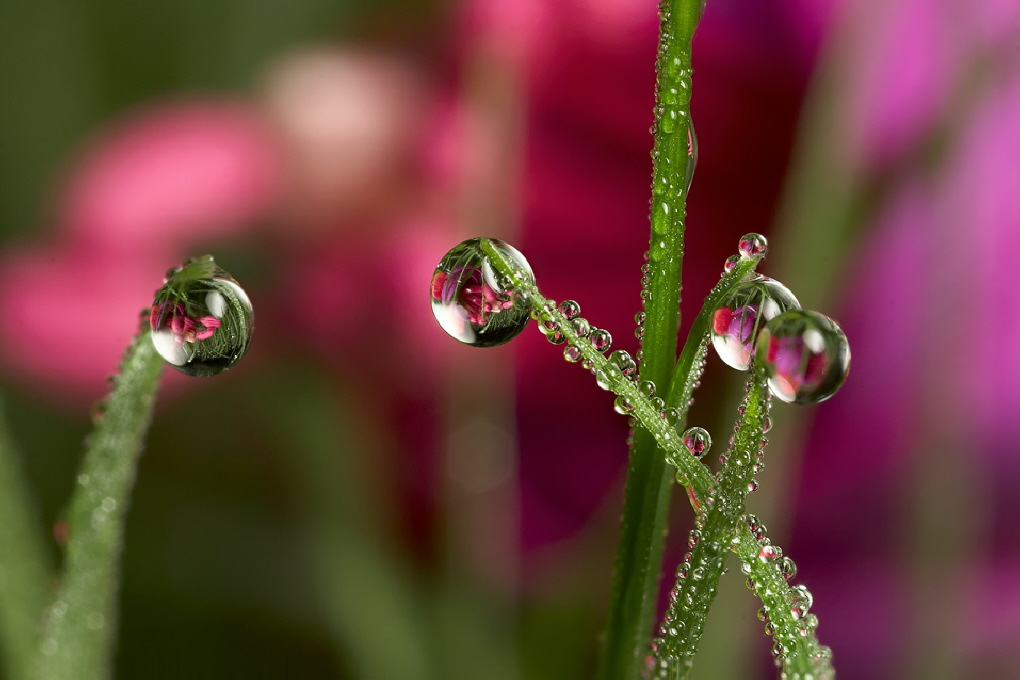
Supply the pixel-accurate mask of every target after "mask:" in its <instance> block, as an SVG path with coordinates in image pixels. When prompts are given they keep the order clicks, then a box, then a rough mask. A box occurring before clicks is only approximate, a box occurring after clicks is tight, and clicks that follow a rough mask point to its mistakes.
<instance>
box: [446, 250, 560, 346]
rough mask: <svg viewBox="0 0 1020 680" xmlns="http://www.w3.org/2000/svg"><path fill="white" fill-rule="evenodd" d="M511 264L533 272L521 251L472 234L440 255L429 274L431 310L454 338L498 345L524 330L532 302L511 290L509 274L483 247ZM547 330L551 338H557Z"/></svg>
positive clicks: (528, 273) (530, 276) (529, 275)
mask: <svg viewBox="0 0 1020 680" xmlns="http://www.w3.org/2000/svg"><path fill="white" fill-rule="evenodd" d="M490 248H491V249H492V250H493V251H495V252H497V253H498V254H499V255H500V256H501V257H502V258H503V259H504V260H506V261H508V262H509V263H510V264H511V266H512V267H513V268H514V269H515V270H518V271H521V272H523V273H524V276H523V278H524V280H525V281H531V280H533V278H534V275H533V274H532V273H531V266H530V265H529V264H528V261H527V260H525V259H524V256H523V255H521V253H520V252H518V251H517V249H515V248H514V247H513V246H510V245H509V244H506V243H503V242H502V241H497V240H496V239H489V238H472V239H468V240H467V241H463V242H462V243H460V244H458V245H457V246H455V247H454V248H453V249H452V250H450V251H449V252H448V253H446V255H444V256H443V259H442V260H440V262H439V265H438V266H437V267H436V271H435V273H434V274H433V275H432V313H433V314H434V315H435V317H436V321H438V322H439V325H440V326H442V327H443V330H444V331H446V332H447V333H448V334H449V335H450V336H452V337H453V338H454V339H456V340H458V341H460V342H463V343H464V344H466V345H471V346H473V347H494V346H496V345H502V344H503V343H505V342H508V341H509V340H511V339H512V338H513V337H514V336H516V335H517V334H518V333H520V332H521V331H522V330H524V327H525V326H526V325H527V324H528V318H529V314H530V311H531V305H530V304H529V303H528V302H527V301H526V300H524V298H523V297H521V296H520V295H517V294H516V291H515V289H514V283H513V281H512V280H511V278H510V277H508V276H504V275H503V274H501V273H500V272H499V270H498V269H497V268H496V267H495V265H494V264H493V262H492V260H491V258H490V256H489V255H488V254H487V252H486V250H487V249H490ZM555 335H556V333H555V332H554V333H551V334H549V335H548V336H547V337H548V339H549V341H550V342H553V343H554V344H559V342H562V340H561V341H559V342H557V340H556V339H554V336H555Z"/></svg>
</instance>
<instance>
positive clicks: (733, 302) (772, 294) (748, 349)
mask: <svg viewBox="0 0 1020 680" xmlns="http://www.w3.org/2000/svg"><path fill="white" fill-rule="evenodd" d="M791 309H800V302H799V301H798V300H797V298H796V297H795V296H794V294H793V293H791V292H790V289H789V288H787V287H786V286H784V285H783V284H781V283H779V282H778V281H776V280H774V279H770V278H768V277H765V276H759V277H756V278H755V279H753V280H751V281H748V282H746V283H741V284H740V285H738V286H737V287H736V288H734V290H733V292H732V293H731V294H730V295H729V296H728V297H727V298H726V299H724V300H723V301H722V302H721V303H720V305H719V307H717V308H716V310H715V311H714V312H713V313H712V331H711V335H712V346H713V347H715V351H716V353H717V354H718V355H719V358H720V359H722V360H723V362H724V363H726V364H727V365H728V366H732V367H733V368H735V369H737V370H739V371H746V370H748V369H750V368H751V359H752V357H753V356H754V347H755V340H756V339H757V336H758V331H759V330H760V329H761V327H762V326H764V325H765V322H766V321H768V320H769V319H772V318H774V317H777V316H779V315H780V314H782V313H783V312H786V311H789V310H791Z"/></svg>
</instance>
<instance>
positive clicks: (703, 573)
mask: <svg viewBox="0 0 1020 680" xmlns="http://www.w3.org/2000/svg"><path fill="white" fill-rule="evenodd" d="M769 402H770V399H769V395H768V388H767V387H766V384H765V378H764V376H762V375H760V374H753V375H752V377H751V379H750V380H749V381H748V384H747V396H746V397H745V399H744V401H743V410H742V414H741V416H740V418H739V420H738V422H737V429H736V433H735V434H734V436H733V440H732V444H731V445H730V448H729V450H728V451H727V452H726V454H725V455H724V457H723V465H722V469H721V470H720V474H719V482H718V484H716V488H715V492H714V493H713V494H712V495H711V496H710V497H709V498H708V499H707V502H706V503H705V507H704V508H703V513H702V514H700V515H699V517H698V525H697V527H696V528H695V529H694V531H692V533H691V537H692V541H691V542H692V543H693V544H694V545H693V546H692V549H691V552H690V553H689V556H688V557H687V558H685V561H684V563H683V564H682V565H681V567H680V569H678V573H677V581H676V586H675V588H674V590H673V591H672V593H671V594H670V605H669V608H668V609H667V610H666V613H665V616H664V618H663V623H662V626H661V628H660V631H659V633H660V638H658V639H657V640H656V648H655V655H656V658H657V665H656V666H655V668H654V672H655V674H654V675H653V677H656V678H677V679H682V678H686V677H687V675H688V673H689V672H690V669H691V666H692V664H693V659H694V655H695V654H696V653H697V651H698V645H699V643H700V642H701V635H702V633H703V632H704V625H705V620H706V619H707V618H708V610H709V608H710V607H711V606H712V602H713V601H714V600H715V595H716V592H717V589H718V583H719V578H720V577H721V576H722V573H723V561H724V558H725V557H726V552H727V551H728V550H729V548H730V545H731V543H732V541H733V538H734V535H735V533H736V530H737V521H738V520H739V518H740V516H741V515H742V514H743V513H744V499H745V498H746V497H747V494H748V484H749V483H750V482H751V479H752V478H753V476H754V473H755V469H756V468H755V464H756V462H757V456H758V452H759V451H760V450H761V448H762V437H763V436H764V433H765V418H766V417H767V416H768V411H769Z"/></svg>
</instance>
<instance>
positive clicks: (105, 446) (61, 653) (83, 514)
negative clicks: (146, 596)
mask: <svg viewBox="0 0 1020 680" xmlns="http://www.w3.org/2000/svg"><path fill="white" fill-rule="evenodd" d="M163 366H164V362H163V359H162V357H160V356H159V354H158V353H157V352H156V350H155V348H154V347H153V345H152V342H151V341H150V340H149V335H148V334H147V333H140V334H139V335H137V336H135V338H134V341H133V342H132V344H131V346H130V347H128V349H127V351H126V352H125V354H124V359H123V361H122V362H121V365H120V374H119V375H118V376H117V377H116V380H115V385H114V388H113V391H112V392H110V394H109V395H108V396H107V398H106V400H105V401H104V403H103V404H102V410H101V417H100V420H99V421H98V423H97V425H96V428H95V429H94V430H93V431H92V433H91V434H90V435H89V437H88V440H87V443H86V446H85V457H84V460H83V462H82V467H81V472H80V473H79V475H78V478H77V481H76V484H75V489H74V494H73V496H72V498H71V504H70V509H69V511H68V515H67V525H68V540H67V558H66V561H65V564H64V570H63V574H62V575H61V579H60V580H61V583H60V588H59V590H58V592H57V594H56V597H55V598H54V600H53V603H52V604H51V605H50V607H49V609H48V611H47V612H46V618H45V624H44V628H43V632H42V637H41V642H40V645H39V652H38V655H37V664H36V668H35V677H36V678H39V679H40V680H104V679H105V678H109V677H111V675H112V671H111V663H112V656H113V648H114V641H115V639H116V630H117V613H116V612H117V607H116V600H117V591H118V587H119V560H120V554H121V549H122V546H123V540H124V538H123V537H124V520H125V515H126V512H127V506H128V501H129V498H130V494H131V489H132V487H133V485H134V480H135V472H136V469H137V464H138V458H139V455H140V454H141V450H142V444H143V441H144V439H145V435H146V432H147V431H148V428H149V423H150V421H151V419H152V409H153V405H154V404H155V399H156V388H157V386H158V383H159V377H160V375H161V374H162V372H163Z"/></svg>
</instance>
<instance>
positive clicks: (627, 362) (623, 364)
mask: <svg viewBox="0 0 1020 680" xmlns="http://www.w3.org/2000/svg"><path fill="white" fill-rule="evenodd" d="M607 358H608V359H609V363H611V364H612V365H613V366H616V367H617V368H618V369H620V373H622V374H623V376H624V377H626V378H631V379H633V377H634V376H635V375H636V373H637V363H636V362H635V361H634V359H633V358H632V357H631V356H630V352H628V351H627V350H625V349H618V350H614V351H613V352H610V354H609V357H607Z"/></svg>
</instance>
